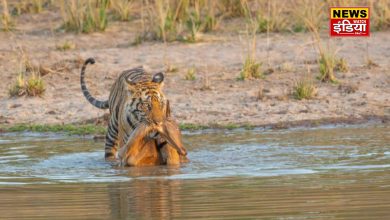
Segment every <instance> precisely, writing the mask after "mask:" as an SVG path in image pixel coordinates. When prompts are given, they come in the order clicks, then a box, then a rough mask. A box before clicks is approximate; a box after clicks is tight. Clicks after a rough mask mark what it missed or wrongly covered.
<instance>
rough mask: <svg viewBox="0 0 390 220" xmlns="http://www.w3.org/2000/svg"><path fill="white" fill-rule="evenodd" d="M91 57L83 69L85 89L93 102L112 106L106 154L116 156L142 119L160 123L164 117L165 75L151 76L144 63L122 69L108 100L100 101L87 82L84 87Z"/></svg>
mask: <svg viewBox="0 0 390 220" xmlns="http://www.w3.org/2000/svg"><path fill="white" fill-rule="evenodd" d="M88 60H89V59H88ZM88 60H87V61H86V63H85V64H84V66H83V68H82V73H81V74H82V80H81V82H82V91H83V93H84V96H85V97H86V98H87V99H88V101H89V102H90V103H91V104H93V105H94V106H96V107H98V108H101V106H103V107H106V106H108V108H109V110H110V120H109V123H108V130H107V133H106V143H105V158H106V159H108V158H113V157H115V155H116V152H117V150H118V146H119V147H120V146H122V145H124V144H125V143H126V142H127V140H128V138H129V136H130V134H131V132H132V131H133V130H134V129H135V128H136V127H137V126H138V125H139V124H140V123H145V124H151V123H159V122H161V121H162V119H163V118H164V117H165V115H166V103H167V101H166V99H165V96H164V94H163V93H162V91H161V88H162V85H163V79H164V76H163V74H162V73H157V74H154V75H153V76H152V75H151V74H149V73H147V72H146V71H145V70H144V69H143V68H142V67H137V68H134V69H129V70H126V71H123V72H122V73H121V75H120V76H119V77H118V79H117V80H116V81H115V83H114V84H113V86H112V87H111V90H110V95H109V98H108V100H107V101H98V100H96V99H95V98H93V97H92V96H91V95H90V93H89V91H88V90H87V89H86V86H85V82H84V88H85V90H84V89H83V81H84V79H83V77H84V74H85V66H86V65H87V64H88V63H91V62H88ZM93 63H94V62H93ZM93 63H92V64H93ZM86 93H87V94H86ZM95 104H96V105H95ZM151 136H152V138H158V134H156V133H155V134H151Z"/></svg>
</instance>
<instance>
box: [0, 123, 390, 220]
mask: <svg viewBox="0 0 390 220" xmlns="http://www.w3.org/2000/svg"><path fill="white" fill-rule="evenodd" d="M389 137H390V128H388V127H375V126H373V127H368V128H329V129H313V130H310V129H309V130H299V129H298V130H288V131H262V132H258V131H253V132H252V131H251V132H246V131H243V132H237V131H235V132H231V131H229V132H219V133H215V132H214V133H208V134H207V133H206V134H187V135H186V136H185V138H184V140H185V141H186V144H187V146H188V150H189V156H190V159H191V162H190V163H189V164H186V165H184V166H181V167H165V166H159V167H145V168H118V167H114V166H111V165H110V164H107V163H105V162H104V161H103V158H102V155H103V151H102V149H103V145H101V146H100V148H99V149H97V146H96V145H98V144H97V143H96V142H93V141H88V140H82V139H77V138H68V137H65V138H64V137H61V136H45V135H41V136H29V135H15V136H10V135H6V136H0V219H26V218H28V219H31V218H33V219H34V218H35V219H172V218H175V219H191V218H197V219H198V218H204V219H210V218H211V219H215V218H222V219H243V218H246V219H247V218H259V217H263V218H266V219H269V218H271V219H275V218H276V219H311V218H315V219H387V217H389V216H390V146H389V142H390V139H389Z"/></svg>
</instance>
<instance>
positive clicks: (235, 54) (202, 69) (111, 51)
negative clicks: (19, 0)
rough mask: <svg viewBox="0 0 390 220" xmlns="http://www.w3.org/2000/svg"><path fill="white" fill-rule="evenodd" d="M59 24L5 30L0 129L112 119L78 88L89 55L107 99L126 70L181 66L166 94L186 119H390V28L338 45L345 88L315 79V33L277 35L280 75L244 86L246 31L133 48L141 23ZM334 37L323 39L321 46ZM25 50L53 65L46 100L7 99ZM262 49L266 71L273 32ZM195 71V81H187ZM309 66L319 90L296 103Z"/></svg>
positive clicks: (92, 80)
mask: <svg viewBox="0 0 390 220" xmlns="http://www.w3.org/2000/svg"><path fill="white" fill-rule="evenodd" d="M49 18H50V19H49ZM60 23H61V20H60V18H59V16H58V15H56V14H53V13H52V12H44V13H41V14H37V15H34V14H33V15H31V14H26V15H23V16H21V17H20V18H19V21H18V25H17V30H15V31H14V32H11V33H5V32H0V75H1V79H2V82H1V84H0V106H2V107H1V108H0V124H18V123H33V124H63V123H65V124H66V123H73V122H82V121H86V120H89V119H93V118H99V117H101V116H102V115H104V114H106V113H107V111H103V110H99V109H96V108H94V107H93V106H92V105H90V104H89V103H88V102H87V101H86V100H85V98H84V97H83V95H82V93H81V90H80V82H79V81H80V79H79V78H80V66H79V63H78V61H80V60H83V59H86V58H88V57H94V58H95V59H96V61H97V63H96V64H95V65H92V66H89V67H88V68H87V74H86V78H87V85H88V86H89V89H90V91H91V93H92V94H93V95H95V96H97V97H99V98H100V99H106V98H107V97H108V93H109V89H110V86H111V85H112V83H113V82H114V80H115V78H116V77H117V76H118V75H119V74H120V72H121V71H122V70H125V69H129V68H132V67H136V66H139V65H145V66H147V67H149V68H150V69H151V71H153V72H157V71H161V70H164V69H165V68H166V66H167V65H170V66H173V67H175V68H177V71H176V72H168V73H166V80H165V87H164V91H165V93H166V96H167V97H168V99H169V100H170V101H171V106H172V110H173V114H174V116H176V118H177V119H178V121H180V122H181V123H194V124H202V125H210V124H219V125H226V124H231V123H234V124H241V125H255V126H262V125H266V124H273V123H281V122H282V123H283V122H286V123H289V122H295V121H302V120H322V119H330V118H332V119H336V121H337V119H340V120H345V119H346V118H349V119H362V118H366V117H368V116H375V117H380V118H386V117H387V118H388V117H389V116H390V86H389V85H390V60H389V57H390V33H389V32H372V33H371V37H369V38H341V39H340V38H339V39H332V43H333V44H334V45H336V46H337V49H338V50H339V52H338V56H339V57H343V58H345V59H346V60H347V62H348V63H349V66H350V70H349V72H347V73H336V77H337V78H338V81H339V83H337V84H331V83H320V82H319V81H318V80H316V79H315V77H316V76H317V75H318V74H319V73H318V72H319V71H318V65H317V64H316V59H317V56H316V52H315V50H314V49H313V45H312V43H311V42H312V38H311V36H310V34H309V33H299V34H291V33H284V34H271V35H270V51H269V59H270V67H271V68H272V69H273V70H274V72H273V73H271V74H268V75H266V76H265V77H264V78H263V79H257V80H247V81H238V80H237V77H238V76H239V72H240V69H241V67H242V63H243V60H244V57H245V50H246V48H247V47H246V40H245V36H244V35H242V34H240V33H239V32H238V30H239V29H237V30H236V31H229V32H228V31H220V32H217V33H213V34H207V35H204V36H203V39H204V40H203V41H202V42H199V43H193V44H189V43H181V42H173V43H168V44H163V43H161V42H146V43H143V44H141V45H138V46H131V42H133V41H134V38H135V37H136V33H137V30H138V29H139V24H137V23H134V22H133V23H130V24H129V23H119V22H118V23H113V24H112V23H111V24H110V25H109V27H108V30H106V32H103V33H92V34H88V35H87V34H72V33H59V32H56V31H53V30H54V29H55V28H57V27H58V26H59V25H60ZM137 25H138V26H137ZM229 25H230V26H229ZM226 26H227V28H226V29H225V30H227V29H229V28H230V29H234V27H236V28H238V27H240V25H239V24H234V21H232V22H231V23H229V24H226ZM327 38H328V37H327V35H326V33H324V36H323V40H324V42H327ZM66 40H68V41H70V42H74V43H75V44H76V48H75V49H72V50H67V51H59V50H57V49H56V45H59V44H62V43H63V42H65V41H66ZM367 47H368V50H369V56H370V59H371V60H373V61H374V62H375V63H376V64H378V66H374V67H371V68H368V67H367V66H366V62H365V60H366V56H367V50H366V49H367ZM19 48H24V50H25V52H26V54H28V56H29V57H30V59H31V60H32V61H33V63H37V64H41V65H44V66H47V67H50V68H52V69H56V71H54V72H51V73H49V74H47V75H45V76H43V80H44V81H45V83H46V92H45V94H44V96H43V97H20V98H10V97H9V95H8V90H9V88H10V86H11V85H12V84H13V83H14V81H15V80H16V76H17V72H18V68H19V67H18V66H19V65H20V57H18V55H17V51H18V50H19ZM256 51H257V58H258V60H259V61H261V62H263V70H266V69H267V68H268V67H267V40H266V35H264V34H260V35H258V37H257V47H256ZM192 67H194V68H195V69H196V79H195V80H194V81H190V80H185V75H186V73H187V71H188V69H189V68H192ZM308 69H309V70H310V71H309V72H310V74H311V75H310V76H311V77H312V78H313V79H315V82H316V84H317V87H318V94H317V96H316V97H315V98H314V99H311V100H302V101H299V100H295V99H294V98H293V97H292V95H291V91H292V88H293V86H294V83H295V82H296V80H299V79H300V78H302V77H304V76H305V75H307V74H308V73H307V72H308ZM259 91H260V95H259Z"/></svg>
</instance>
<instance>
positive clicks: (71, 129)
mask: <svg viewBox="0 0 390 220" xmlns="http://www.w3.org/2000/svg"><path fill="white" fill-rule="evenodd" d="M179 127H180V129H181V130H187V131H197V130H204V129H228V130H233V129H239V128H244V129H246V130H252V129H253V128H255V126H252V125H245V124H244V125H241V124H234V123H229V124H226V125H219V124H212V125H200V124H192V123H181V124H180V125H179ZM106 131H107V127H106V126H103V125H95V124H83V125H81V124H65V125H59V124H56V125H37V124H17V125H10V126H7V125H1V126H0V132H37V133H46V132H53V133H65V134H68V135H104V134H106Z"/></svg>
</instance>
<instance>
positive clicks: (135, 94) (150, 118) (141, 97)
mask: <svg viewBox="0 0 390 220" xmlns="http://www.w3.org/2000/svg"><path fill="white" fill-rule="evenodd" d="M126 81H127V88H128V91H129V92H130V93H131V96H130V97H131V105H132V109H134V113H135V114H136V115H137V118H138V119H140V120H142V121H145V122H146V123H147V124H155V125H161V123H162V122H163V121H164V119H165V116H166V98H165V95H164V94H163V93H162V87H163V85H164V82H163V81H164V74H163V73H161V72H160V73H156V74H154V75H153V78H152V80H151V81H146V82H132V81H131V80H130V79H127V80H126Z"/></svg>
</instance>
